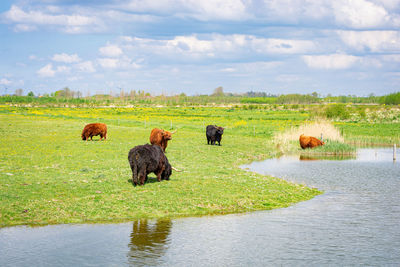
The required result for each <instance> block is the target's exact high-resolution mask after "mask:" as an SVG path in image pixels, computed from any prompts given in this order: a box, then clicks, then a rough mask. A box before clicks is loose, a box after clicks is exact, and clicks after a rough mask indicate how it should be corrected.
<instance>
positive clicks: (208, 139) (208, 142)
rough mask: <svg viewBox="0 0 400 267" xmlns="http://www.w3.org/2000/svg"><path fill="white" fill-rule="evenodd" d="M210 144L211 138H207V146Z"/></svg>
mask: <svg viewBox="0 0 400 267" xmlns="http://www.w3.org/2000/svg"><path fill="white" fill-rule="evenodd" d="M209 144H210V137H208V136H207V145H209Z"/></svg>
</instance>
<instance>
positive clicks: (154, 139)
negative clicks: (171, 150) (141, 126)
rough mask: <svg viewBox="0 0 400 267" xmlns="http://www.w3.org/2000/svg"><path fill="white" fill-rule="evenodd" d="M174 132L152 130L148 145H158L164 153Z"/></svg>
mask: <svg viewBox="0 0 400 267" xmlns="http://www.w3.org/2000/svg"><path fill="white" fill-rule="evenodd" d="M175 132H176V131H174V132H172V133H171V132H168V131H164V130H163V129H158V128H154V129H153V130H152V131H151V134H150V143H151V144H152V145H159V146H160V147H161V148H162V150H163V151H164V152H165V149H167V145H168V141H169V140H171V139H172V135H173V134H174V133H175Z"/></svg>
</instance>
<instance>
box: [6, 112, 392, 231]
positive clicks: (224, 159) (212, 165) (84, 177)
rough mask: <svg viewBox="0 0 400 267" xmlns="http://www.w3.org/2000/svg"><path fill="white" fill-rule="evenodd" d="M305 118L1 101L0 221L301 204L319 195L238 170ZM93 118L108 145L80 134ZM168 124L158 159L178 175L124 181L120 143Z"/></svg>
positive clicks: (102, 218)
mask: <svg viewBox="0 0 400 267" xmlns="http://www.w3.org/2000/svg"><path fill="white" fill-rule="evenodd" d="M307 119H308V115H307V114H305V113H301V112H298V111H268V110H242V109H236V110H235V109H232V108H118V109H101V108H96V109H89V108H77V109H68V108H18V107H8V106H2V107H0V132H1V138H0V211H1V212H0V216H1V217H0V226H10V225H19V224H31V225H41V224H58V223H82V222H107V221H109V222H110V221H125V220H135V219H139V218H162V217H170V218H174V217H180V216H197V215H204V214H226V213H236V212H246V211H254V210H265V209H273V208H280V207H287V206H289V205H291V204H293V203H296V202H299V201H304V200H308V199H310V198H312V197H314V196H315V195H318V194H320V193H321V192H319V191H318V190H316V189H311V188H308V187H306V186H304V185H296V184H292V183H288V182H285V181H283V180H281V179H277V178H273V177H269V176H263V175H258V174H255V173H250V172H246V171H244V170H241V169H240V168H239V166H240V164H243V163H247V162H250V161H252V160H256V159H257V160H260V159H263V158H267V157H269V156H270V155H271V154H272V153H274V152H275V151H276V148H275V146H274V145H273V144H272V141H271V140H272V136H273V135H274V134H275V133H277V132H279V131H283V130H284V129H287V128H289V127H292V126H296V125H300V124H301V123H303V122H304V121H305V120H307ZM96 121H99V122H105V123H107V125H108V139H107V141H105V142H100V141H93V142H84V141H82V140H80V133H81V131H82V128H83V126H84V125H85V123H89V122H96ZM207 124H218V125H221V126H225V127H226V130H225V133H224V135H223V138H222V142H221V143H222V146H221V147H219V146H207V145H206V138H205V130H204V129H205V125H207ZM171 125H172V128H174V129H178V131H177V133H176V134H175V135H174V138H173V140H172V141H171V142H170V143H169V146H168V148H167V157H168V159H169V161H170V162H171V164H172V165H173V166H175V167H177V168H178V169H183V170H184V172H181V173H173V175H172V176H171V180H170V181H163V182H161V183H158V182H155V178H154V175H153V174H152V175H150V177H152V178H151V179H150V181H149V183H147V184H146V185H145V186H142V187H133V186H132V184H131V183H130V182H129V181H128V180H129V179H130V178H131V170H130V168H129V164H128V160H127V155H128V151H129V149H130V148H132V147H134V146H136V145H139V144H144V143H147V142H148V137H149V133H150V131H151V129H152V128H153V127H162V128H165V129H169V128H170V127H171ZM342 127H348V128H347V129H348V130H349V129H352V130H353V128H352V127H351V125H347V124H344V125H342ZM383 128H384V127H383ZM349 132H350V130H349ZM381 134H382V132H381ZM353 136H355V135H353ZM386 138H394V137H393V136H386ZM96 139H97V138H96Z"/></svg>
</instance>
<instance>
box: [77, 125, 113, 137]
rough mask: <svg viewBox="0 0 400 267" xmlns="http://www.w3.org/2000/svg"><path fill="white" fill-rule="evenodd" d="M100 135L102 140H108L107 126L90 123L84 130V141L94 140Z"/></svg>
mask: <svg viewBox="0 0 400 267" xmlns="http://www.w3.org/2000/svg"><path fill="white" fill-rule="evenodd" d="M96 135H100V140H102V139H103V137H104V140H106V139H107V125H105V124H104V123H89V124H87V125H86V126H85V128H83V131H82V140H86V141H89V138H90V140H93V136H96Z"/></svg>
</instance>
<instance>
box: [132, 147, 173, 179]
mask: <svg viewBox="0 0 400 267" xmlns="http://www.w3.org/2000/svg"><path fill="white" fill-rule="evenodd" d="M128 160H129V164H130V165H131V170H132V183H133V184H134V185H135V186H136V185H137V184H139V185H144V183H145V182H146V181H147V175H148V174H149V173H151V172H153V173H154V174H155V175H156V176H157V181H159V182H161V180H169V177H170V176H171V173H172V167H171V165H170V164H169V162H168V159H167V157H166V156H165V154H164V152H163V151H162V149H161V147H160V146H158V145H149V144H145V145H141V146H135V147H134V148H132V149H131V150H130V151H129V154H128Z"/></svg>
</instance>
